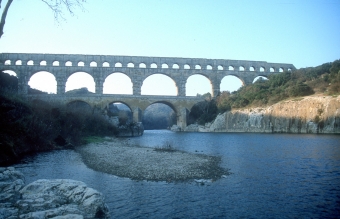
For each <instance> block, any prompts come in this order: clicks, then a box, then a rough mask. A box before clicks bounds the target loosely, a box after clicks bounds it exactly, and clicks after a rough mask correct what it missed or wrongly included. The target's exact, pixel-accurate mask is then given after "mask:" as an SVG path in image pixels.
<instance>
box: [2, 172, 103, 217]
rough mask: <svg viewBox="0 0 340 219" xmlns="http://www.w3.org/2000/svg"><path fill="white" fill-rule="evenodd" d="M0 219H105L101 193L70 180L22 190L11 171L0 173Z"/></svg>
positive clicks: (21, 179)
mask: <svg viewBox="0 0 340 219" xmlns="http://www.w3.org/2000/svg"><path fill="white" fill-rule="evenodd" d="M0 191H1V195H0V218H22V219H33V218H34V219H39V218H42V219H43V218H55V219H68V218H85V219H86V218H109V211H108V208H107V206H106V204H105V203H104V199H103V196H102V194H101V193H99V192H98V191H96V190H94V189H92V188H89V187H87V186H86V184H85V183H83V182H80V181H75V180H70V179H54V180H46V179H41V180H37V181H35V182H32V183H30V184H28V185H26V186H24V176H23V175H22V174H21V173H20V172H18V171H16V170H15V169H14V168H1V169H0Z"/></svg>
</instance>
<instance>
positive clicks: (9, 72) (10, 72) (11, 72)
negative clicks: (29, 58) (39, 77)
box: [2, 70, 18, 77]
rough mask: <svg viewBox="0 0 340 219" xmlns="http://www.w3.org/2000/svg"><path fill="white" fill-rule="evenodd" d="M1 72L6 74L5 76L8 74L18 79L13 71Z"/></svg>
mask: <svg viewBox="0 0 340 219" xmlns="http://www.w3.org/2000/svg"><path fill="white" fill-rule="evenodd" d="M2 72H4V73H7V74H9V75H11V76H15V77H18V75H17V73H15V71H12V70H4V71H2Z"/></svg>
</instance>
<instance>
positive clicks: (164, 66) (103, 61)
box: [0, 53, 295, 127]
mask: <svg viewBox="0 0 340 219" xmlns="http://www.w3.org/2000/svg"><path fill="white" fill-rule="evenodd" d="M294 69H295V67H294V65H292V64H280V63H268V62H263V61H240V60H228V59H199V58H166V57H142V56H110V55H66V54H26V53H1V54H0V70H1V71H3V70H12V71H14V72H15V73H16V74H17V77H18V80H19V85H18V89H19V92H20V93H21V94H27V90H28V81H29V80H30V78H31V77H32V75H34V74H35V73H37V72H41V71H47V72H50V73H51V74H53V75H54V76H55V78H56V81H57V95H52V96H53V97H52V96H50V97H47V96H46V97H45V95H42V96H40V97H39V98H45V99H49V100H51V99H60V100H63V101H64V102H67V101H68V102H69V101H74V100H76V99H78V100H82V101H86V100H85V99H86V98H85V97H83V96H78V97H70V96H69V95H63V94H64V93H65V86H66V81H67V79H68V78H69V77H70V75H72V74H73V73H76V72H86V73H88V74H90V75H91V76H92V77H93V79H94V81H95V87H96V94H95V95H91V97H88V98H87V101H92V102H88V103H89V104H90V105H92V106H94V105H96V106H100V107H103V106H104V105H105V104H108V103H110V102H111V103H112V102H117V101H118V99H120V101H121V102H123V103H127V102H129V103H128V104H127V105H128V106H129V107H130V108H131V110H132V112H136V113H137V114H140V113H141V110H144V109H145V108H146V107H145V106H144V105H145V104H146V103H147V104H152V103H154V102H152V101H151V100H153V101H155V102H162V103H165V104H167V105H169V106H170V107H172V108H173V109H174V110H175V112H176V113H177V116H178V118H179V119H178V125H180V127H185V126H186V119H185V118H186V115H185V114H187V112H188V109H191V107H192V106H193V105H194V104H195V103H196V102H198V101H199V100H200V99H199V98H196V97H186V96H185V95H186V87H185V85H186V82H187V79H188V78H189V77H190V76H192V75H195V74H200V75H203V76H205V77H207V78H208V79H209V80H210V82H211V85H212V95H214V96H216V95H217V94H218V93H219V91H220V83H221V81H222V79H223V78H224V77H225V76H227V75H233V76H236V77H238V78H239V79H240V80H241V81H242V82H243V84H251V83H252V82H253V80H254V79H255V78H256V77H258V76H264V77H268V76H269V75H270V74H275V73H278V72H282V71H285V70H287V71H289V70H294ZM115 72H120V73H124V74H126V75H127V76H128V77H129V78H130V79H131V81H132V84H133V95H125V96H124V95H104V94H103V83H104V81H105V79H106V77H108V76H109V75H110V74H112V73H115ZM153 74H163V75H166V76H168V77H170V78H171V79H172V80H174V82H175V84H176V86H177V93H178V94H177V96H176V97H169V96H157V97H151V96H149V97H147V96H144V95H143V96H141V87H142V85H143V81H144V80H145V79H146V78H147V77H149V76H150V75H153ZM61 96H63V97H61ZM118 96H119V98H118ZM35 98H38V97H37V96H36V97H35ZM117 98H118V99H117ZM141 98H144V99H146V100H144V102H143V101H141ZM150 98H151V99H150ZM176 98H177V99H176ZM100 99H102V101H99V100H100ZM103 100H105V101H103ZM98 104H99V105H98ZM142 105H143V106H142ZM144 107H145V108H144ZM183 107H184V108H183ZM137 114H136V115H134V118H135V120H139V119H140V118H141V116H140V115H137ZM180 120H181V121H180Z"/></svg>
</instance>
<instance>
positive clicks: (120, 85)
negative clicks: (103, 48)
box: [103, 72, 133, 94]
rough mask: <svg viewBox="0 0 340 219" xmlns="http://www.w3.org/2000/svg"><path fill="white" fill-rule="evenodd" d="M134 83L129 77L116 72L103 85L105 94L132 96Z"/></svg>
mask: <svg viewBox="0 0 340 219" xmlns="http://www.w3.org/2000/svg"><path fill="white" fill-rule="evenodd" d="M132 86H133V84H132V82H131V79H130V77H129V76H127V75H126V74H124V73H121V72H115V73H112V74H110V75H109V76H107V77H106V78H105V81H104V83H103V93H104V94H132V93H133V90H132Z"/></svg>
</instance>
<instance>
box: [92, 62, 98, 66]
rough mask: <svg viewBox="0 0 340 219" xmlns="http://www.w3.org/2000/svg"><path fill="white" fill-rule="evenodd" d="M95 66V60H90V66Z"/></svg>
mask: <svg viewBox="0 0 340 219" xmlns="http://www.w3.org/2000/svg"><path fill="white" fill-rule="evenodd" d="M97 66H98V65H97V62H95V61H92V62H90V67H97Z"/></svg>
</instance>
